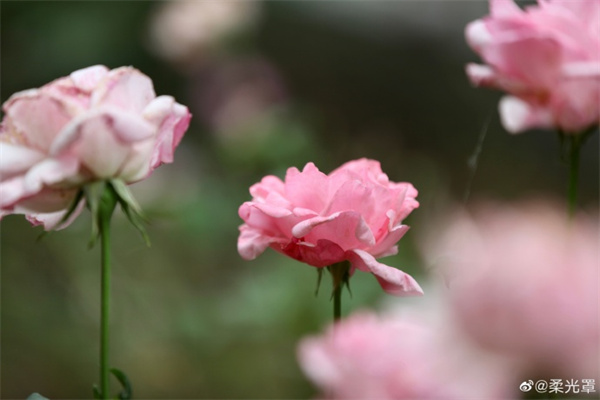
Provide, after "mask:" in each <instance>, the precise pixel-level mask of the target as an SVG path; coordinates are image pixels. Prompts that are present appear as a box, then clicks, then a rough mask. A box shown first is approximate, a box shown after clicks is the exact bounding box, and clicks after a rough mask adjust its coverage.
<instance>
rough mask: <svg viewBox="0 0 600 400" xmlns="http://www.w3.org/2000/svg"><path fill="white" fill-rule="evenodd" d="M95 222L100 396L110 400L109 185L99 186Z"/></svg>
mask: <svg viewBox="0 0 600 400" xmlns="http://www.w3.org/2000/svg"><path fill="white" fill-rule="evenodd" d="M100 190H101V194H100V198H99V202H97V203H96V204H97V208H96V215H95V218H96V221H97V223H98V230H99V234H100V242H101V272H100V275H101V277H100V396H101V397H102V399H109V398H110V380H109V379H110V364H109V353H110V350H109V339H110V335H109V329H110V328H109V322H110V219H111V217H112V214H113V212H114V210H115V207H116V205H117V195H116V193H115V191H114V189H113V187H112V186H111V185H110V184H106V185H102V186H100Z"/></svg>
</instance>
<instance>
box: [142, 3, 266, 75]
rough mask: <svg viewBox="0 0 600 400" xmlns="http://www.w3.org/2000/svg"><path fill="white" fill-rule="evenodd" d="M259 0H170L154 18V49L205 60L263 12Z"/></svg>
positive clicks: (184, 60) (171, 57) (172, 55)
mask: <svg viewBox="0 0 600 400" xmlns="http://www.w3.org/2000/svg"><path fill="white" fill-rule="evenodd" d="M259 8H260V7H259V2H256V1H212V0H211V1H200V0H195V1H167V2H164V3H163V4H161V6H160V7H159V9H158V11H157V13H156V14H155V16H154V18H153V19H152V21H151V25H150V39H151V41H152V50H154V51H156V52H157V53H158V54H159V55H161V56H162V57H163V58H165V59H167V60H169V61H174V62H178V63H184V64H185V63H188V64H192V66H193V64H195V63H198V62H199V63H202V62H203V61H205V59H206V58H207V56H209V55H210V54H211V53H218V52H219V45H221V44H223V42H224V41H225V40H227V39H228V38H230V37H231V36H233V35H234V34H236V33H239V32H243V31H244V30H245V29H248V28H249V27H251V26H252V25H253V24H255V22H256V20H257V19H258V16H259V14H260V13H259Z"/></svg>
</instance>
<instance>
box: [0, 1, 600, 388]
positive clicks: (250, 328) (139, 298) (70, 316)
mask: <svg viewBox="0 0 600 400" xmlns="http://www.w3.org/2000/svg"><path fill="white" fill-rule="evenodd" d="M175 3H183V2H173V3H169V4H167V3H163V2H150V1H122V2H117V1H61V2H56V1H40V2H36V1H2V2H1V3H0V12H1V32H0V33H1V75H0V79H1V88H0V96H1V100H2V102H4V101H5V100H6V99H7V98H8V97H9V96H10V95H11V94H12V93H14V92H16V91H20V90H23V89H27V88H32V87H38V86H41V85H43V84H45V83H47V82H49V81H51V80H53V79H55V78H58V77H61V76H65V75H68V74H69V73H70V72H72V71H74V70H76V69H79V68H83V67H87V66H90V65H94V64H105V65H107V66H108V67H110V68H115V67H119V66H122V65H133V66H135V67H136V68H138V69H140V70H141V71H142V72H144V73H146V74H147V75H148V76H150V77H151V78H152V79H153V80H154V84H155V89H156V92H157V94H171V95H173V96H175V97H176V99H177V100H178V101H179V102H180V103H183V104H186V105H188V106H189V107H190V110H191V112H192V113H193V114H194V118H193V121H192V125H191V127H190V129H189V131H188V133H187V134H186V136H185V137H184V140H183V142H182V144H181V145H180V146H179V148H178V150H177V153H176V160H175V163H174V164H171V165H165V166H163V167H161V168H160V169H158V170H157V171H155V173H154V174H153V176H152V177H151V178H149V179H147V180H146V181H144V182H141V183H138V184H136V185H134V186H132V190H133V191H134V192H135V194H136V197H137V198H138V200H139V202H140V203H141V204H142V205H143V208H144V210H145V211H146V213H147V214H148V215H149V216H150V220H151V224H150V226H149V227H148V231H149V235H150V238H151V240H152V246H151V247H150V248H147V247H145V245H144V242H143V241H142V239H141V238H140V237H139V235H138V234H137V232H136V231H135V230H134V229H133V228H132V227H131V226H129V225H128V223H127V222H126V220H125V219H124V218H123V216H122V215H121V214H118V215H116V217H115V218H114V222H113V237H114V239H113V243H114V248H113V260H114V261H113V265H114V267H113V271H114V272H113V298H112V302H113V304H112V305H113V308H112V324H111V327H112V354H111V357H112V365H113V366H115V367H118V368H120V369H122V370H124V371H125V372H126V373H127V374H128V375H129V377H130V379H131V380H132V382H133V385H134V396H135V397H136V398H148V399H159V398H180V399H184V398H190V399H191V398H194V399H195V398H215V399H217V398H223V399H226V398H227V399H229V398H244V399H246V398H247V399H250V398H309V397H311V396H313V395H314V394H315V391H314V389H313V388H312V387H311V385H310V384H309V383H308V381H307V380H306V379H305V378H304V377H303V375H302V373H301V371H300V369H299V367H298V365H297V363H296V356H295V351H296V344H297V342H298V340H299V339H300V338H301V337H303V336H305V335H307V334H314V333H317V332H319V331H320V330H322V329H323V327H324V326H325V325H326V324H328V323H329V321H330V314H331V309H332V305H331V303H330V301H329V294H330V286H329V285H330V283H329V280H328V279H327V278H328V277H324V278H325V279H324V282H323V285H322V287H321V291H320V293H319V294H318V296H315V295H314V292H315V285H316V279H317V273H316V272H315V269H314V268H312V267H309V266H306V265H303V264H300V263H298V262H295V261H293V260H288V259H287V258H285V257H284V256H281V255H279V254H275V253H274V252H272V251H267V252H266V253H265V254H264V255H262V256H261V257H259V258H258V259H257V260H255V261H252V262H247V261H243V260H242V259H241V258H240V257H239V255H238V254H237V251H236V240H237V234H238V231H237V228H238V226H239V225H240V223H241V220H240V219H239V217H238V215H237V208H238V207H239V205H240V204H241V203H242V202H244V201H246V200H249V199H250V196H249V193H248V187H249V186H250V185H251V184H253V183H254V182H256V181H258V180H260V179H261V177H262V176H264V175H265V174H275V175H278V176H280V177H283V175H284V174H285V170H286V169H287V168H288V167H290V166H297V167H300V168H301V167H302V166H303V165H304V164H305V163H306V162H308V161H313V162H315V163H316V164H317V166H318V167H319V168H320V169H321V170H322V171H324V172H329V171H331V170H332V169H334V168H336V167H337V166H339V165H340V164H342V163H344V162H346V161H349V160H352V159H356V158H360V157H369V158H374V159H377V160H380V161H381V162H382V166H383V170H384V171H385V172H386V173H387V174H388V175H389V176H390V178H391V179H392V180H395V181H410V182H412V183H413V184H414V185H415V186H416V187H417V189H418V190H419V191H420V194H419V200H420V202H421V207H420V208H419V209H418V210H417V211H415V212H414V213H413V215H411V216H410V217H409V218H408V219H407V223H408V224H409V225H411V226H412V229H411V231H410V232H409V233H408V234H407V235H406V237H405V238H404V239H402V241H401V243H400V253H399V254H398V255H397V256H394V257H390V258H388V259H386V260H385V261H384V262H385V263H387V264H389V265H393V266H397V267H399V268H402V269H403V270H405V271H407V272H409V273H412V274H413V275H414V276H415V277H417V279H418V280H420V281H421V282H426V281H427V279H428V278H427V268H426V266H425V265H423V262H422V261H421V258H420V257H419V255H418V252H417V250H416V241H417V239H418V238H420V237H423V236H426V235H427V233H428V232H431V231H434V230H435V229H436V228H437V226H438V225H437V224H436V221H438V218H439V217H440V216H443V215H444V212H445V211H446V210H448V208H449V207H451V206H452V205H454V204H460V203H461V202H462V201H463V198H464V196H465V192H466V190H467V188H468V190H470V198H469V204H471V202H475V201H478V200H480V199H496V200H502V201H504V200H506V201H508V200H516V199H520V198H529V197H532V196H533V197H548V198H552V199H561V198H563V195H564V192H565V188H566V166H565V165H564V164H563V163H562V162H561V161H560V159H559V153H560V152H559V147H558V140H557V137H556V135H555V134H554V133H553V132H548V131H531V132H527V133H526V134H522V135H516V136H512V135H509V134H508V133H506V132H505V131H504V130H503V128H502V127H501V126H500V123H499V118H498V115H497V111H496V109H497V108H496V107H497V103H498V99H499V98H500V96H501V94H500V93H496V92H492V91H488V90H484V89H474V88H472V87H471V85H470V84H469V82H468V81H467V78H466V76H465V74H464V65H465V64H466V63H467V62H469V61H477V57H476V56H475V54H474V53H472V51H471V50H470V49H469V48H468V47H467V45H466V44H465V41H464V36H463V30H464V26H465V25H466V24H467V23H468V22H470V21H472V20H474V19H477V18H480V17H482V16H483V15H485V14H487V4H486V3H485V2H479V1H473V2H465V1H450V0H448V1H420V2H418V1H397V2H389V1H382V2H378V1H368V2H367V1H364V2H361V1H359V2H334V1H327V2H299V1H291V2H276V1H271V2H263V3H259V2H238V3H229V5H228V6H225V7H224V8H223V10H225V11H223V10H220V11H217V12H215V11H214V10H212V11H211V9H210V7H211V4H210V2H204V4H202V5H201V6H197V7H196V8H195V9H196V11H193V7H190V8H189V9H188V10H187V11H181V10H180V11H173V10H170V7H173V4H175ZM196 3H200V2H198V1H197V2H196ZM220 3H225V2H223V1H221V2H220ZM212 6H214V3H213V4H212ZM179 7H182V6H181V5H179ZM227 10H229V11H227ZM169 13H171V14H169ZM194 13H196V14H194ZM227 13H229V14H227ZM236 13H237V14H236ZM165 15H167V16H166V17H165ZM169 15H170V17H169ZM223 16H225V17H223ZM177 18H183V20H181V21H179V22H177V21H178V19H177ZM219 18H223V19H224V21H225V22H223V23H222V24H221V25H222V26H220V25H219V21H220V20H219ZM173 21H175V22H173ZM215 21H216V22H215ZM223 26H224V27H223ZM182 29H183V33H182V32H179V33H177V31H178V30H179V31H181V30H182ZM185 29H187V30H188V31H198V32H200V33H197V32H196V35H197V36H198V37H202V40H200V39H197V40H196V42H194V41H193V40H192V41H191V44H189V45H187V47H186V46H183V44H185V43H184V42H185V40H187V39H186V38H187V37H188V36H193V35H191V34H190V35H187V36H186V31H185ZM173 32H175V33H173ZM177 35H179V36H177ZM177 46H179V47H177ZM176 49H179V50H177V51H175V50H176ZM486 127H487V129H486ZM482 131H486V132H487V135H486V137H485V140H484V142H483V146H482V149H481V152H480V155H479V159H478V164H477V169H476V170H475V171H474V172H473V170H472V169H471V168H470V167H469V162H468V161H469V158H470V157H471V155H472V154H473V153H474V150H475V148H476V146H477V143H478V138H479V137H480V135H481V132H482ZM598 170H599V167H598V135H597V134H595V135H594V136H593V137H592V138H591V139H590V140H589V142H588V143H587V144H586V146H585V147H584V149H583V154H582V165H581V185H580V189H581V204H582V206H583V207H584V208H589V209H593V208H594V207H596V205H597V204H598V180H599V176H598ZM89 232H90V217H89V214H87V213H84V214H82V216H81V217H80V218H79V219H78V220H77V221H76V223H74V224H73V225H72V226H71V227H69V228H68V229H66V230H64V231H59V232H55V233H52V234H50V235H47V236H45V237H44V238H43V239H41V240H38V238H39V235H40V233H41V228H39V227H38V228H32V227H31V226H30V225H29V223H27V221H25V219H24V218H23V217H21V216H11V217H7V218H5V219H4V220H3V221H2V227H1V261H2V281H1V290H2V292H1V301H2V304H1V306H2V308H1V311H2V314H1V330H2V331H1V333H2V336H1V379H2V381H1V392H0V394H1V397H2V398H25V397H27V396H28V395H29V394H30V393H32V392H40V393H42V394H43V395H44V396H46V397H49V398H61V399H65V398H88V397H91V384H92V383H94V382H97V381H98V372H97V369H98V368H97V364H98V356H97V353H98V347H97V346H98V345H97V342H98V328H99V326H98V315H99V304H98V300H99V258H100V256H99V249H98V248H93V249H91V250H90V249H88V246H87V244H88V239H89ZM386 299H387V298H386V296H385V295H384V294H383V293H382V291H381V289H380V288H379V285H378V284H377V282H376V280H375V279H374V278H373V277H372V276H369V275H367V274H362V273H357V274H356V275H355V276H354V277H353V278H352V297H350V296H349V295H348V293H345V294H344V300H343V301H344V313H346V314H347V313H349V312H350V311H351V310H357V309H360V308H364V307H372V308H377V307H380V306H381V304H382V302H383V301H385V300H386ZM400 301H402V300H400ZM114 388H115V391H116V388H117V385H116V383H115V385H114Z"/></svg>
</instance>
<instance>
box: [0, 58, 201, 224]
mask: <svg viewBox="0 0 600 400" xmlns="http://www.w3.org/2000/svg"><path fill="white" fill-rule="evenodd" d="M3 110H4V112H5V116H4V120H3V122H2V129H1V131H0V154H1V155H2V157H1V158H0V174H1V176H0V216H1V215H6V214H26V216H27V218H28V219H29V220H30V221H31V222H33V223H35V224H39V223H43V224H44V227H45V228H46V229H52V228H53V227H55V226H56V224H57V223H59V222H60V220H61V219H62V217H63V215H64V214H65V212H66V209H67V208H68V207H69V205H70V204H71V203H72V202H73V201H74V199H75V196H76V194H77V193H78V192H79V190H80V189H81V186H82V185H84V184H86V183H89V182H92V181H97V180H104V179H120V180H122V181H124V182H125V183H132V182H136V181H139V180H141V179H144V178H146V177H147V176H149V175H150V174H151V172H152V171H153V170H154V169H155V168H156V167H158V166H159V165H161V164H162V163H170V162H172V161H173V153H174V150H175V147H177V145H178V144H179V142H180V140H181V138H182V136H183V134H184V133H185V131H186V130H187V127H188V125H189V121H190V117H191V115H190V113H189V112H188V109H187V107H185V106H183V105H181V104H178V103H176V102H175V100H174V99H173V98H172V97H171V96H159V97H156V94H155V93H154V88H153V85H152V81H151V80H150V78H148V77H147V76H146V75H144V74H142V73H141V72H140V71H138V70H136V69H134V68H131V67H122V68H117V69H113V70H108V69H107V68H106V67H104V66H101V65H97V66H93V67H89V68H85V69H82V70H78V71H75V72H73V73H72V74H71V75H69V76H68V77H64V78H60V79H57V80H55V81H53V82H50V83H49V84H47V85H45V86H42V87H41V88H39V89H30V90H25V91H22V92H19V93H15V94H14V95H13V96H11V97H10V98H9V99H8V100H7V101H6V102H5V103H4V105H3ZM77 214H78V212H76V213H75V214H74V215H73V218H74V217H76V215H77ZM69 222H70V221H68V222H67V224H66V225H68V223H69ZM66 225H64V226H66ZM64 226H63V227H64Z"/></svg>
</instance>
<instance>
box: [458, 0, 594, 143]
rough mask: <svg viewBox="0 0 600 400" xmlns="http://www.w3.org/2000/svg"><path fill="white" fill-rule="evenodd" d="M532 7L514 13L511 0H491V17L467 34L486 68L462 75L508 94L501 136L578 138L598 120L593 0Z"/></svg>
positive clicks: (471, 68) (503, 102)
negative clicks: (542, 132) (557, 133)
mask: <svg viewBox="0 0 600 400" xmlns="http://www.w3.org/2000/svg"><path fill="white" fill-rule="evenodd" d="M538 3H539V4H538V5H537V6H529V7H527V8H526V9H525V10H521V9H520V8H519V7H518V6H517V5H516V4H515V3H514V2H513V1H512V0H490V15H489V16H487V17H485V18H483V19H481V20H477V21H474V22H472V23H470V24H469V25H468V26H467V28H466V38H467V41H468V43H469V45H470V46H471V48H473V50H475V51H476V52H477V53H478V54H479V55H480V56H481V58H482V59H483V60H484V61H485V62H486V63H487V65H478V64H469V65H468V66H467V74H468V75H469V78H470V79H471V81H472V82H473V83H474V84H476V85H478V86H479V85H480V86H488V87H492V88H496V89H500V90H503V91H505V92H507V93H508V94H509V96H505V97H504V98H503V99H502V100H501V102H500V116H501V118H502V122H503V125H504V127H505V128H506V129H507V130H508V131H510V132H513V133H516V132H521V131H523V130H526V129H529V128H535V127H538V128H550V127H556V128H559V129H561V130H563V131H565V132H566V133H579V132H582V131H583V130H585V129H587V128H589V127H592V126H594V125H596V124H598V123H599V121H600V1H598V0H547V1H544V0H539V1H538Z"/></svg>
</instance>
